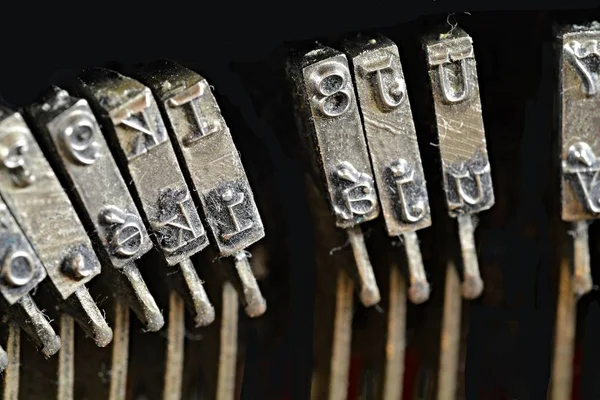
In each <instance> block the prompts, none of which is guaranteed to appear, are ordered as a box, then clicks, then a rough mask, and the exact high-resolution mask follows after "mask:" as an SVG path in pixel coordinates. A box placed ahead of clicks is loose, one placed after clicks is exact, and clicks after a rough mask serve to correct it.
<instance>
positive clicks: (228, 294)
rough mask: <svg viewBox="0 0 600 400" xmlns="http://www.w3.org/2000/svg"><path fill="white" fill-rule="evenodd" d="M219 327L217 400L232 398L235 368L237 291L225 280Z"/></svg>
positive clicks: (230, 399) (231, 399)
mask: <svg viewBox="0 0 600 400" xmlns="http://www.w3.org/2000/svg"><path fill="white" fill-rule="evenodd" d="M222 304H223V307H222V311H221V329H220V334H219V376H218V378H217V379H218V380H217V396H216V398H217V400H233V399H234V396H235V382H236V370H237V368H236V367H237V350H238V349H237V337H238V304H239V299H238V293H237V292H236V290H235V288H234V287H233V285H232V284H231V283H229V282H225V283H224V285H223V294H222Z"/></svg>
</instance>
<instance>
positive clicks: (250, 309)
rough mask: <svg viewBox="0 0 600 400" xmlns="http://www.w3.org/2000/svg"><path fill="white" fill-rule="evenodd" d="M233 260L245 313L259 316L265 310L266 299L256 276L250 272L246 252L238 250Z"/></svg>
mask: <svg viewBox="0 0 600 400" xmlns="http://www.w3.org/2000/svg"><path fill="white" fill-rule="evenodd" d="M234 260H235V269H236V271H237V273H238V277H239V278H240V281H241V284H242V291H243V301H244V306H245V311H246V315H248V316H249V317H251V318H254V317H259V316H261V315H263V314H264V313H265V311H267V301H266V300H265V298H264V297H263V295H262V293H261V291H260V287H259V286H258V282H257V281H256V277H255V276H254V274H253V273H252V268H251V266H250V262H249V261H248V253H247V252H245V251H240V252H239V253H238V254H236V255H235V257H234Z"/></svg>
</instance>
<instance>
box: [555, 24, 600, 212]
mask: <svg viewBox="0 0 600 400" xmlns="http://www.w3.org/2000/svg"><path fill="white" fill-rule="evenodd" d="M559 39H560V40H559V42H560V47H559V49H560V71H559V72H560V86H559V90H560V92H559V93H560V104H561V113H560V120H561V122H560V138H561V154H560V157H561V161H562V185H561V186H562V218H563V220H565V221H581V220H587V219H594V218H598V217H599V216H600V182H599V180H598V174H599V172H600V162H599V161H598V158H597V155H598V154H600V138H599V136H598V127H599V126H600V112H599V110H600V94H599V91H600V87H599V86H598V85H599V82H598V74H599V73H600V46H599V44H598V43H599V41H600V24H598V23H594V24H591V25H589V26H587V27H569V28H568V29H566V30H565V31H564V32H563V33H562V34H561V36H560V38H559Z"/></svg>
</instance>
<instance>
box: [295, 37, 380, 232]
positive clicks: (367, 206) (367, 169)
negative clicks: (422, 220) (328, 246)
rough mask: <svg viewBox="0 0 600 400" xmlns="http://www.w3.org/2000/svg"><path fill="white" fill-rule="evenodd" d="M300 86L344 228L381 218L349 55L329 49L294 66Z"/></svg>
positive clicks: (304, 120)
mask: <svg viewBox="0 0 600 400" xmlns="http://www.w3.org/2000/svg"><path fill="white" fill-rule="evenodd" d="M290 71H291V74H292V78H293V79H294V80H295V81H296V83H297V84H298V85H299V91H298V93H297V94H298V97H297V101H298V102H299V103H300V104H298V119H299V120H301V121H300V122H299V126H300V127H301V129H306V130H307V132H303V133H304V134H305V135H309V136H310V138H309V141H310V143H312V145H313V146H314V148H313V151H314V153H315V157H317V159H318V161H317V165H318V166H319V167H318V168H320V169H321V171H320V173H321V176H323V178H324V179H325V187H326V189H327V194H328V197H329V202H330V207H331V209H332V211H333V213H334V214H335V216H336V224H337V226H338V227H340V228H349V227H352V226H355V225H357V224H360V223H362V222H365V221H369V220H372V219H375V218H377V216H378V215H379V203H378V200H377V193H376V190H375V182H374V180H373V171H372V169H371V163H370V160H369V154H368V152H367V144H366V141H365V137H364V132H363V128H362V124H361V121H360V115H359V113H358V107H357V102H356V97H355V95H354V87H353V85H352V77H351V75H350V69H349V68H348V61H347V59H346V57H345V56H344V55H343V54H341V53H339V52H337V51H335V50H333V49H331V48H327V47H320V48H317V49H315V50H313V51H311V52H309V53H306V54H305V55H304V56H303V57H301V58H300V59H299V60H296V61H295V62H294V65H292V66H291V70H290Z"/></svg>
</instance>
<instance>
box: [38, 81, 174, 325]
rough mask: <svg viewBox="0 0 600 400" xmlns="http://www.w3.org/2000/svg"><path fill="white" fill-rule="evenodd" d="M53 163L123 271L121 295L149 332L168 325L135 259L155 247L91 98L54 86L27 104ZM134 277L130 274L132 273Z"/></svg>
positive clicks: (98, 241)
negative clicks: (101, 127)
mask: <svg viewBox="0 0 600 400" xmlns="http://www.w3.org/2000/svg"><path fill="white" fill-rule="evenodd" d="M27 110H28V112H29V113H30V115H31V116H32V120H33V121H34V123H35V125H36V127H37V128H38V131H39V132H40V136H41V139H42V140H43V143H44V144H45V145H46V146H47V148H48V149H49V150H50V151H49V153H50V156H51V162H52V163H53V164H54V167H55V168H56V170H57V171H59V172H60V173H61V175H62V176H63V177H64V178H65V181H66V182H67V185H66V187H68V188H69V189H70V190H69V194H70V195H71V197H72V199H73V201H74V204H76V205H77V206H78V207H79V208H80V210H81V211H82V212H81V214H80V215H81V217H82V221H83V222H84V223H85V224H86V226H87V227H88V232H90V234H91V237H92V239H93V240H94V244H95V245H96V246H95V249H96V251H97V252H98V254H99V255H100V257H101V259H102V260H103V261H104V265H105V266H108V265H111V266H112V267H113V268H115V269H116V270H118V271H110V272H113V274H112V275H113V276H114V275H115V274H117V275H118V274H119V273H121V274H123V275H124V279H120V283H121V285H119V287H120V289H122V291H123V292H125V293H123V295H124V296H125V297H126V298H128V299H132V300H133V303H132V308H133V309H134V311H135V312H136V314H137V315H138V317H139V318H140V319H141V320H142V321H143V322H144V323H145V325H146V328H147V329H148V330H151V331H156V330H158V329H160V328H161V327H162V326H163V324H164V319H163V316H162V314H161V312H160V310H159V309H158V306H157V305H156V302H155V301H154V299H153V297H152V295H151V294H150V293H149V292H148V288H147V287H146V284H145V283H144V281H143V279H142V277H141V275H140V274H139V272H137V273H136V272H135V271H133V270H134V269H136V268H137V267H136V266H135V264H134V263H133V262H134V261H135V260H137V259H139V258H140V257H141V256H142V255H144V254H145V253H147V252H148V251H149V250H150V249H151V248H152V242H151V240H150V237H149V236H148V232H147V231H146V228H145V227H144V225H143V222H142V219H141V217H140V215H139V212H138V211H137V208H136V206H135V204H134V201H133V199H132V197H131V195H130V194H129V191H128V189H127V186H126V185H125V182H124V180H123V178H122V177H121V174H120V172H119V169H118V167H117V164H116V163H115V160H114V159H113V156H112V154H111V153H110V150H109V148H108V145H107V143H106V140H105V139H104V137H103V135H102V132H101V131H100V127H99V126H98V123H97V122H96V118H95V117H94V115H93V114H92V110H91V109H90V107H89V105H88V103H87V101H86V100H84V99H79V98H76V97H73V96H71V95H69V93H68V92H66V91H65V90H62V89H60V88H58V87H56V86H54V87H52V88H50V89H49V90H48V91H47V92H46V93H45V94H44V95H42V96H41V97H40V98H39V99H38V100H37V102H35V103H33V104H32V105H31V106H29V107H28V108H27ZM134 276H135V279H129V278H131V277H134Z"/></svg>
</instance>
